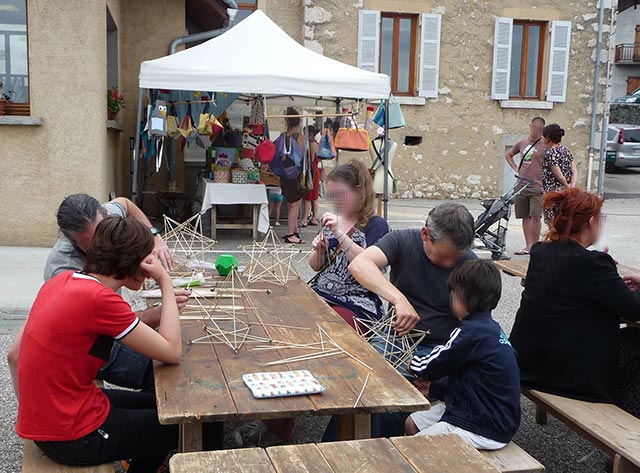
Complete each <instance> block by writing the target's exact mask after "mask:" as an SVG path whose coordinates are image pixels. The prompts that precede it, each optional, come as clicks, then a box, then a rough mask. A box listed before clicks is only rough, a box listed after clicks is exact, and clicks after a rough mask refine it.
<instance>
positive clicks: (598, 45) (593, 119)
mask: <svg viewBox="0 0 640 473" xmlns="http://www.w3.org/2000/svg"><path fill="white" fill-rule="evenodd" d="M604 2H605V0H600V17H599V18H598V41H597V42H596V70H595V74H594V78H593V104H592V106H591V107H592V109H591V136H590V137H589V168H588V171H587V191H590V190H591V180H592V179H593V155H594V148H595V141H596V115H597V114H598V90H599V88H600V87H599V86H600V55H601V51H602V26H603V23H604ZM602 133H606V130H602Z"/></svg>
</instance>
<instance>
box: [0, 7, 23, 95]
mask: <svg viewBox="0 0 640 473" xmlns="http://www.w3.org/2000/svg"><path fill="white" fill-rule="evenodd" d="M26 33H27V4H26V0H3V1H2V4H1V5H0V82H2V83H3V88H4V90H3V93H5V94H7V95H9V97H10V99H11V100H13V101H14V102H28V101H29V89H28V77H27V74H28V73H29V61H28V54H27V35H26Z"/></svg>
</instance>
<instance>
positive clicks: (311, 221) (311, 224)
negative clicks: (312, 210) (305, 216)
mask: <svg viewBox="0 0 640 473" xmlns="http://www.w3.org/2000/svg"><path fill="white" fill-rule="evenodd" d="M307 225H309V226H310V227H317V226H318V225H320V224H319V223H318V222H317V221H316V222H314V221H313V220H309V223H307Z"/></svg>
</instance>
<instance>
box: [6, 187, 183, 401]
mask: <svg viewBox="0 0 640 473" xmlns="http://www.w3.org/2000/svg"><path fill="white" fill-rule="evenodd" d="M107 216H120V217H126V216H131V217H133V218H135V219H136V220H139V221H140V222H142V223H143V224H145V225H146V226H147V227H149V231H150V232H151V233H153V234H154V240H155V247H154V249H153V252H152V253H153V254H154V255H155V256H156V257H158V258H159V259H160V261H161V262H162V265H163V266H164V267H165V269H167V270H171V269H172V268H173V258H172V256H171V252H170V251H169V248H168V247H167V245H166V243H165V242H164V240H163V239H162V237H161V236H160V235H159V232H158V230H157V229H156V228H154V227H153V226H152V225H151V222H150V221H149V219H148V218H147V217H146V216H145V215H144V213H143V212H142V211H141V210H140V209H139V208H138V207H137V206H136V205H135V204H134V203H133V202H131V201H130V200H129V199H126V198H124V197H119V198H117V199H114V200H112V201H111V202H107V203H106V204H100V202H98V201H97V200H96V199H94V198H93V197H91V196H89V195H87V194H74V195H70V196H68V197H66V198H65V199H64V200H63V201H62V203H61V204H60V207H58V212H57V213H56V218H57V222H58V226H59V227H60V231H61V232H62V235H61V236H60V238H59V239H58V241H57V242H56V244H55V245H54V246H53V248H52V250H51V252H50V253H49V257H48V258H47V262H46V263H45V268H44V279H45V281H48V280H49V279H51V278H53V277H54V276H56V275H58V274H59V273H61V272H64V271H70V270H71V271H81V270H82V268H83V266H84V258H85V251H86V250H87V249H88V248H89V245H90V243H91V240H92V238H93V234H94V232H95V229H96V226H97V225H98V223H100V221H102V219H104V218H105V217H107ZM187 298H188V292H187V291H176V301H177V302H178V307H179V308H181V307H182V306H184V304H186V301H187ZM160 310H161V309H160V307H153V308H151V309H147V310H143V311H140V312H138V313H137V315H138V318H139V319H140V320H141V321H143V322H144V323H146V324H147V325H149V326H151V327H153V328H155V327H157V326H158V324H159V323H160ZM21 339H22V331H20V333H18V335H17V336H16V339H15V340H14V342H13V344H12V345H11V348H10V349H9V353H8V355H7V359H8V361H9V367H10V369H11V373H12V378H13V380H14V385H15V382H16V379H15V372H17V363H18V353H19V350H20V341H21ZM98 377H99V378H100V379H104V380H105V381H107V382H109V383H111V384H116V385H118V386H123V387H127V388H132V389H146V390H150V389H152V388H153V376H152V367H151V363H150V360H149V359H148V358H146V357H143V356H142V355H139V354H138V353H136V352H134V351H133V350H131V349H129V348H127V347H126V346H124V345H122V344H121V343H117V342H116V343H114V344H113V348H112V350H111V356H110V357H109V360H108V361H107V362H106V363H105V365H104V366H103V367H102V369H101V370H100V372H99V373H98Z"/></svg>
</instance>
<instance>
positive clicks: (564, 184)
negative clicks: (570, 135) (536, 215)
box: [542, 123, 578, 224]
mask: <svg viewBox="0 0 640 473" xmlns="http://www.w3.org/2000/svg"><path fill="white" fill-rule="evenodd" d="M542 136H543V138H544V142H545V144H546V145H547V146H549V149H548V150H547V152H546V153H545V155H544V158H543V159H542V190H543V191H544V193H545V195H546V194H548V193H549V192H557V191H561V190H563V189H568V188H570V187H576V183H577V182H578V168H577V167H576V163H575V161H574V159H573V154H571V151H569V149H568V148H567V147H566V146H563V145H561V144H560V141H561V140H562V137H563V136H564V129H562V128H560V125H558V124H557V123H553V124H551V125H547V126H546V127H545V128H544V132H543V133H542ZM553 216H554V209H553V208H548V209H546V210H545V211H544V219H545V222H546V223H547V224H549V223H550V222H551V221H553Z"/></svg>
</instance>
